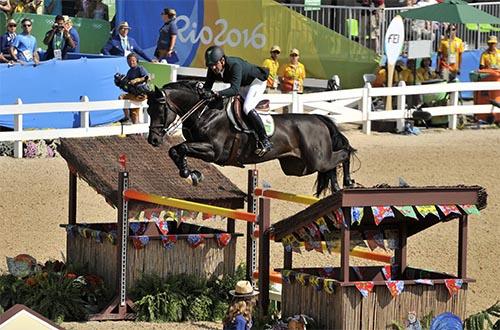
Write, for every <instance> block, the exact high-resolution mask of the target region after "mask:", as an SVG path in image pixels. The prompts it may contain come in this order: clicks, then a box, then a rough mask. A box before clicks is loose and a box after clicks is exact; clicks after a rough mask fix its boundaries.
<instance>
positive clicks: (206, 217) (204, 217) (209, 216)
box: [201, 213, 215, 220]
mask: <svg viewBox="0 0 500 330" xmlns="http://www.w3.org/2000/svg"><path fill="white" fill-rule="evenodd" d="M201 219H202V220H215V215H213V214H210V213H203V214H202V215H201Z"/></svg>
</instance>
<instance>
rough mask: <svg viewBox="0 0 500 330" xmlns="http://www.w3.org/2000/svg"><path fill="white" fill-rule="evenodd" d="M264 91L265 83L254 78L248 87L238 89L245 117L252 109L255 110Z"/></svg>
mask: <svg viewBox="0 0 500 330" xmlns="http://www.w3.org/2000/svg"><path fill="white" fill-rule="evenodd" d="M265 91H266V81H265V80H264V81H261V80H259V79H257V78H255V79H254V80H253V81H252V83H251V84H250V85H249V86H244V87H241V88H240V92H239V94H240V95H241V96H242V97H243V98H244V99H245V103H243V111H244V112H245V115H246V114H248V113H249V112H250V111H251V110H252V109H255V106H256V105H257V103H259V102H260V101H261V100H262V99H263V95H264V92H265Z"/></svg>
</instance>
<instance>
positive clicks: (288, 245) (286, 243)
mask: <svg viewBox="0 0 500 330" xmlns="http://www.w3.org/2000/svg"><path fill="white" fill-rule="evenodd" d="M290 236H291V235H286V236H285V237H283V238H282V239H281V244H283V248H284V249H285V251H286V252H292V240H291V237H290Z"/></svg>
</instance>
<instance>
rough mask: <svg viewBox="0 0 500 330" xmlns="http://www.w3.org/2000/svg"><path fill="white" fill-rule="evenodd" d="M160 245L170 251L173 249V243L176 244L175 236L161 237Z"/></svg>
mask: <svg viewBox="0 0 500 330" xmlns="http://www.w3.org/2000/svg"><path fill="white" fill-rule="evenodd" d="M161 243H162V244H163V247H164V248H165V249H167V250H170V249H172V248H173V247H174V245H175V243H177V236H176V235H168V236H161Z"/></svg>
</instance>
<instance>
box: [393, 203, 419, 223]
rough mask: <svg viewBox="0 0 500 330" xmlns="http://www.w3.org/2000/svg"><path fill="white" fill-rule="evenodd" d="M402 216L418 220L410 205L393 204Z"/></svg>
mask: <svg viewBox="0 0 500 330" xmlns="http://www.w3.org/2000/svg"><path fill="white" fill-rule="evenodd" d="M394 208H395V209H396V210H398V211H399V212H401V214H402V215H403V216H404V217H407V218H412V219H416V220H418V217H417V214H416V213H415V210H414V209H413V207H412V206H394Z"/></svg>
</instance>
